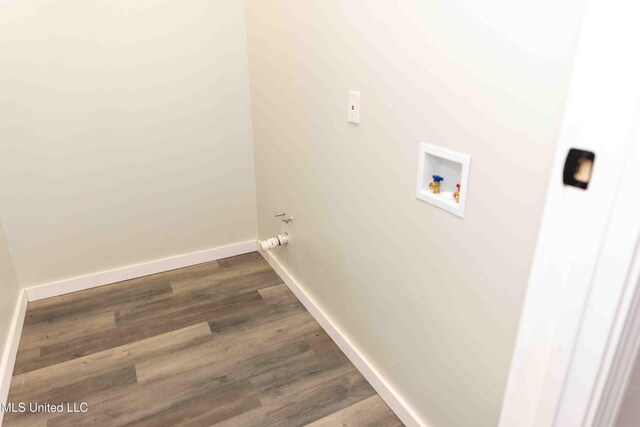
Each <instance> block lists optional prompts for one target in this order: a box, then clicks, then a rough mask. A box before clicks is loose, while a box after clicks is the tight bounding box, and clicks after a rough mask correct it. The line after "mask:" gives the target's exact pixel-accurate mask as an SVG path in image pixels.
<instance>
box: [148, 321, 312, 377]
mask: <svg viewBox="0 0 640 427" xmlns="http://www.w3.org/2000/svg"><path fill="white" fill-rule="evenodd" d="M317 330H319V325H318V324H317V323H316V322H315V321H314V320H313V318H312V317H311V315H309V314H308V313H295V314H293V315H291V316H288V317H286V318H284V319H279V320H276V321H274V322H269V323H266V324H264V325H260V326H257V327H255V328H251V329H248V330H245V331H241V332H235V331H234V332H233V333H227V334H219V335H217V336H214V337H215V339H214V340H211V341H208V342H206V343H203V344H202V345H200V346H197V347H191V348H186V349H184V350H182V351H179V352H177V353H176V354H171V355H166V356H160V357H156V358H153V359H149V360H145V361H143V362H140V363H138V364H137V365H136V370H137V372H138V381H139V382H140V383H145V382H148V381H154V380H156V379H159V378H162V377H165V376H171V375H178V374H180V373H181V372H188V371H190V370H194V369H198V368H200V367H201V366H204V365H208V364H210V363H213V362H215V363H218V364H219V366H230V367H231V366H233V365H234V364H236V363H237V360H238V359H241V358H248V357H251V356H254V355H256V354H259V353H261V352H265V351H268V350H269V349H271V348H273V347H274V346H277V345H279V344H281V343H283V342H286V341H289V340H296V339H298V338H300V337H303V336H305V335H307V334H309V333H311V332H314V331H317Z"/></svg>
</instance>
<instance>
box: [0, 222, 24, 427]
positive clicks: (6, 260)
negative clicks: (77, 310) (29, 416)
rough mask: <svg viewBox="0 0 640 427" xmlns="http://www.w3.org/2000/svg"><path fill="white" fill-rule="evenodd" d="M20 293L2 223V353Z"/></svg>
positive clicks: (0, 342) (1, 355)
mask: <svg viewBox="0 0 640 427" xmlns="http://www.w3.org/2000/svg"><path fill="white" fill-rule="evenodd" d="M19 292H20V286H19V284H18V277H17V276H16V272H15V269H14V268H13V260H12V259H11V253H10V252H9V246H8V245H7V240H6V238H5V233H4V227H3V226H2V222H1V221H0V352H4V351H5V350H6V344H7V338H8V333H9V328H10V327H11V321H12V320H13V314H14V312H15V310H16V304H17V302H18V293H19ZM3 356H4V354H0V360H2V358H3ZM2 374H3V372H0V375H2ZM0 423H1V421H0Z"/></svg>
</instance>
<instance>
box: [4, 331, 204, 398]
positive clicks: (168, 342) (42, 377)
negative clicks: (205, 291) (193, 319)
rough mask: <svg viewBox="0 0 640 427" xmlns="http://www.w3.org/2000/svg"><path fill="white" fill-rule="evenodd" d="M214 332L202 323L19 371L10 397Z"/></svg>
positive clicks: (158, 352)
mask: <svg viewBox="0 0 640 427" xmlns="http://www.w3.org/2000/svg"><path fill="white" fill-rule="evenodd" d="M211 336H212V335H211V329H209V325H207V324H206V323H201V324H198V325H194V326H190V327H188V328H184V329H180V330H177V331H172V332H169V333H167V334H163V335H158V336H155V337H152V338H148V339H146V340H142V341H137V342H135V343H131V344H128V345H125V346H122V347H116V348H112V349H110V350H107V351H103V352H100V353H94V354H91V355H89V356H85V357H82V358H78V359H74V360H70V361H67V362H63V363H60V364H57V365H54V366H50V367H47V368H42V369H38V370H35V371H30V372H26V373H23V374H18V375H15V376H14V377H13V378H12V380H11V388H10V393H9V400H10V401H13V402H16V401H28V400H32V399H33V397H34V396H37V395H39V394H41V393H43V392H45V391H51V390H54V389H55V388H58V387H60V386H63V385H65V384H71V383H73V382H77V381H81V380H84V379H87V378H91V377H92V376H94V375H95V374H96V372H104V371H108V370H110V369H115V368H117V367H123V366H128V365H135V363H136V362H138V361H141V360H146V359H149V358H152V357H154V356H155V355H162V354H167V353H169V354H170V353H173V352H175V351H179V350H180V349H182V348H185V347H191V346H197V345H198V344H200V343H202V342H205V341H207V340H210V339H211Z"/></svg>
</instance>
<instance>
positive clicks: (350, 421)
mask: <svg viewBox="0 0 640 427" xmlns="http://www.w3.org/2000/svg"><path fill="white" fill-rule="evenodd" d="M401 425H402V423H401V422H400V420H399V419H398V417H396V416H395V414H394V413H393V412H391V410H390V409H389V407H388V406H387V404H386V403H384V400H382V398H381V397H380V396H378V395H375V396H371V397H370V398H368V399H365V400H362V401H360V402H358V403H354V404H353V405H351V406H348V407H346V408H344V409H342V410H340V411H338V412H334V413H333V414H331V415H328V416H326V417H324V418H321V419H319V420H318V421H315V422H313V423H311V424H307V426H308V427H335V426H342V427H398V426H401Z"/></svg>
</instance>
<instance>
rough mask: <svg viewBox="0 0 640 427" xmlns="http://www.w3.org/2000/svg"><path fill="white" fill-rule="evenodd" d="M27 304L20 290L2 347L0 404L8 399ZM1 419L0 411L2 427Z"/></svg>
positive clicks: (0, 415)
mask: <svg viewBox="0 0 640 427" xmlns="http://www.w3.org/2000/svg"><path fill="white" fill-rule="evenodd" d="M27 302H28V300H27V295H26V293H25V292H24V291H22V290H21V291H20V293H19V294H18V301H17V303H16V308H15V310H14V311H13V319H12V321H11V326H10V328H9V334H8V335H7V343H6V344H5V346H4V351H3V352H2V360H1V361H0V402H5V403H6V401H7V398H8V397H9V387H10V386H11V377H12V376H13V368H14V366H15V365H16V356H17V355H18V346H19V345H20V336H21V335H22V326H23V325H24V317H25V315H26V313H27ZM3 417H4V412H2V411H0V425H2V419H3Z"/></svg>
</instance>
